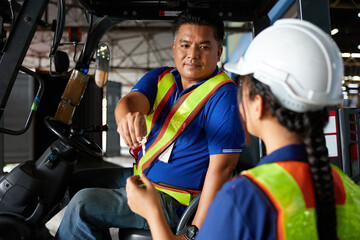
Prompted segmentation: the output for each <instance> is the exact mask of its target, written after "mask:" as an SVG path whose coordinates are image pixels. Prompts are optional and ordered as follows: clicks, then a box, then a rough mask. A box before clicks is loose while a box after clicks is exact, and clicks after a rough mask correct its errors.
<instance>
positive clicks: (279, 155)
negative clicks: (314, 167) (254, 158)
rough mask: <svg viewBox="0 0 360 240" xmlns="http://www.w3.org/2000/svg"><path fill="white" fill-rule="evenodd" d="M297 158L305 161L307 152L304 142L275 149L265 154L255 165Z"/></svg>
mask: <svg viewBox="0 0 360 240" xmlns="http://www.w3.org/2000/svg"><path fill="white" fill-rule="evenodd" d="M291 160H297V161H302V162H307V152H306V148H305V144H304V143H299V144H291V145H287V146H285V147H282V148H280V149H277V150H275V151H274V152H272V153H270V154H269V155H267V156H265V157H264V158H263V159H262V160H261V161H260V162H259V163H258V164H257V166H260V165H262V164H266V163H274V162H281V161H291Z"/></svg>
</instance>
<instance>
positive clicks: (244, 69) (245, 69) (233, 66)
mask: <svg viewBox="0 0 360 240" xmlns="http://www.w3.org/2000/svg"><path fill="white" fill-rule="evenodd" d="M224 68H225V70H226V71H228V72H232V73H236V74H239V75H241V76H244V75H248V74H251V73H254V71H253V69H252V67H251V65H250V64H247V63H246V61H245V60H244V58H243V57H241V58H240V60H239V62H228V63H225V65H224Z"/></svg>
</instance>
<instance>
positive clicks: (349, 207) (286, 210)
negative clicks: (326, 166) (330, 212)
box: [242, 161, 360, 240]
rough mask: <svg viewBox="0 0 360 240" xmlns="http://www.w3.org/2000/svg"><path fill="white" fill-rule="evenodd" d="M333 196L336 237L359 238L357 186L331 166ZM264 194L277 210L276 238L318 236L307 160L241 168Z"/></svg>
mask: <svg viewBox="0 0 360 240" xmlns="http://www.w3.org/2000/svg"><path fill="white" fill-rule="evenodd" d="M331 168H332V176H333V180H334V191H335V199H336V218H337V236H338V239H341V240H343V239H349V240H350V239H360V226H359V222H360V188H359V186H357V185H356V184H355V183H354V182H353V181H352V180H351V179H350V178H349V177H348V176H347V175H346V174H345V173H343V172H342V171H341V170H340V169H338V168H337V167H336V166H333V165H332V166H331ZM242 175H245V176H247V177H249V178H250V179H251V180H252V181H253V182H255V183H256V184H257V185H258V186H259V187H260V188H261V189H262V190H263V191H264V193H265V194H266V195H267V197H268V198H269V200H270V201H271V202H272V204H273V205H274V207H275V208H276V210H277V212H278V216H277V239H290V240H293V239H295V240H296V239H299V240H300V239H318V234H317V227H316V213H315V210H316V209H315V196H314V190H313V185H312V184H311V183H310V181H309V182H304V181H303V179H304V178H305V179H310V180H311V175H310V168H309V164H308V163H305V162H296V161H286V162H277V163H269V164H263V165H260V166H258V167H255V168H252V169H250V170H247V171H244V172H242Z"/></svg>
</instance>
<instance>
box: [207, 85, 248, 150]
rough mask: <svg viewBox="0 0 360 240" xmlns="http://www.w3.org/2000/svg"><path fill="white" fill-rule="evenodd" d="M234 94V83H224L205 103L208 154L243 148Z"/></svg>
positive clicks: (242, 137) (243, 142)
mask: <svg viewBox="0 0 360 240" xmlns="http://www.w3.org/2000/svg"><path fill="white" fill-rule="evenodd" d="M236 94H237V87H236V85H235V84H226V85H224V86H223V87H221V88H220V89H219V90H218V91H217V92H216V93H215V94H214V95H213V96H212V97H211V98H210V99H209V102H208V104H206V105H205V115H206V120H205V133H206V137H207V139H208V149H209V154H210V155H214V154H222V153H241V152H242V151H243V149H244V148H245V135H244V132H243V129H242V125H241V121H240V113H239V109H238V105H237V95H236Z"/></svg>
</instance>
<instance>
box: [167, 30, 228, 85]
mask: <svg viewBox="0 0 360 240" xmlns="http://www.w3.org/2000/svg"><path fill="white" fill-rule="evenodd" d="M172 48H173V53H174V61H175V65H176V68H177V70H178V71H179V73H180V75H181V79H182V81H183V85H184V84H185V86H186V85H187V84H190V83H191V84H190V85H192V84H195V83H196V82H200V81H202V80H204V79H206V78H208V77H209V76H210V75H211V74H212V73H213V72H214V71H215V68H216V64H217V62H218V61H219V60H220V56H221V53H222V47H219V46H218V43H217V41H216V39H215V37H214V29H213V28H212V27H210V26H206V25H200V26H199V25H192V24H184V25H182V26H181V27H180V28H179V31H178V34H177V36H176V38H175V42H174V43H173V44H172ZM186 87H188V86H186Z"/></svg>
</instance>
